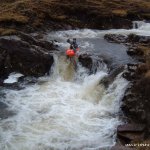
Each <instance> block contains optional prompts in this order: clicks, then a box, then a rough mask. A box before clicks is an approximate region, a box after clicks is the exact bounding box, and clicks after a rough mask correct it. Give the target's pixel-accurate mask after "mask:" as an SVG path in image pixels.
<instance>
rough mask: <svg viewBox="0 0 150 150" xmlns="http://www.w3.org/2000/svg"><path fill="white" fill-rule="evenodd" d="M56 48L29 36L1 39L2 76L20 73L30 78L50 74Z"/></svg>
mask: <svg viewBox="0 0 150 150" xmlns="http://www.w3.org/2000/svg"><path fill="white" fill-rule="evenodd" d="M54 50H56V47H55V46H54V45H53V44H52V43H49V42H47V41H38V40H37V39H34V38H33V37H32V36H30V35H27V34H23V33H21V34H19V35H18V36H15V37H14V36H10V37H1V38H0V62H1V63H0V70H1V71H0V75H1V77H2V76H3V75H8V74H9V73H11V72H20V73H22V74H24V75H28V76H30V75H31V76H42V75H44V74H45V73H49V70H50V68H51V66H52V64H53V61H54V59H53V56H52V51H54Z"/></svg>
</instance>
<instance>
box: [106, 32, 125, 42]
mask: <svg viewBox="0 0 150 150" xmlns="http://www.w3.org/2000/svg"><path fill="white" fill-rule="evenodd" d="M104 39H105V40H107V41H108V42H113V43H126V40H127V37H126V36H124V35H120V34H105V36H104Z"/></svg>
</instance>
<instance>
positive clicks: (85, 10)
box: [0, 0, 150, 35]
mask: <svg viewBox="0 0 150 150" xmlns="http://www.w3.org/2000/svg"><path fill="white" fill-rule="evenodd" d="M143 8H144V9H143ZM149 10H150V2H149V1H148V0H139V1H138V2H137V1H136V0H126V1H118V0H111V1H107V0H102V1H100V0H94V1H93V0H78V1H73V0H70V1H68V0H64V1H60V0H37V1H35V0H23V1H22V0H13V1H12V0H1V5H0V12H1V15H0V35H9V34H14V33H16V32H17V31H25V32H35V31H45V30H57V29H74V28H91V29H112V28H131V27H132V21H133V20H144V19H146V20H148V19H150V11H149Z"/></svg>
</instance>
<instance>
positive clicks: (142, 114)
mask: <svg viewBox="0 0 150 150" xmlns="http://www.w3.org/2000/svg"><path fill="white" fill-rule="evenodd" d="M149 91H150V79H149V78H148V77H144V78H142V79H140V80H138V82H135V83H134V84H133V85H132V87H130V88H129V89H127V91H126V94H125V96H124V98H123V103H122V106H121V108H122V110H123V112H124V114H125V115H126V116H127V117H128V120H131V121H132V122H135V123H145V124H146V128H147V132H146V133H147V136H149V133H150V109H149V108H150V94H149Z"/></svg>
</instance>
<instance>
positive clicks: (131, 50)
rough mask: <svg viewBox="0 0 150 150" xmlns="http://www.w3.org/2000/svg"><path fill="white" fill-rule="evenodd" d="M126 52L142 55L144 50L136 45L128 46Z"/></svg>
mask: <svg viewBox="0 0 150 150" xmlns="http://www.w3.org/2000/svg"><path fill="white" fill-rule="evenodd" d="M127 54H128V55H130V56H135V55H136V56H143V55H144V52H143V51H142V49H140V48H138V46H130V47H129V48H128V50H127Z"/></svg>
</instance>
